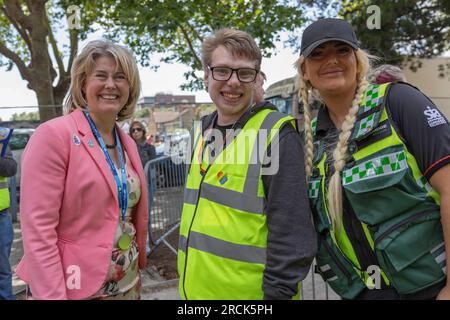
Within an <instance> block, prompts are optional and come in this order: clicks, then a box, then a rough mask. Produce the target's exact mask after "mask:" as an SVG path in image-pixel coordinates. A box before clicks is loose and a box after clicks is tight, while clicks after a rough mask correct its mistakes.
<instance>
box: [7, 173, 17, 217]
mask: <svg viewBox="0 0 450 320" xmlns="http://www.w3.org/2000/svg"><path fill="white" fill-rule="evenodd" d="M8 185H9V199H10V206H9V212H10V213H11V217H12V221H13V222H17V209H18V208H17V207H18V205H17V185H16V177H15V176H14V177H10V178H8Z"/></svg>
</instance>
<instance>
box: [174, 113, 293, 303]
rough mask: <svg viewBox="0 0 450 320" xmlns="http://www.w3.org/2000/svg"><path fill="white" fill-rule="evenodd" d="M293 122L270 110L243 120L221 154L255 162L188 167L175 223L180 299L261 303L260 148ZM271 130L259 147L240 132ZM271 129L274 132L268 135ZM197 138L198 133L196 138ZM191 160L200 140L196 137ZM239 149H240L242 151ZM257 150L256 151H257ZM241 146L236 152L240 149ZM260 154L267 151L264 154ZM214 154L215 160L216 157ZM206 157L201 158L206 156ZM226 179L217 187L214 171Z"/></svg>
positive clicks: (263, 229)
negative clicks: (179, 215)
mask: <svg viewBox="0 0 450 320" xmlns="http://www.w3.org/2000/svg"><path fill="white" fill-rule="evenodd" d="M292 120H293V118H292V117H290V116H286V115H284V114H281V113H279V112H274V111H273V110H267V109H266V110H261V111H259V112H258V113H256V114H255V115H254V116H253V117H252V118H250V119H249V120H248V122H247V123H246V125H245V126H244V128H243V129H242V132H241V133H239V134H238V135H236V136H235V138H234V140H233V141H232V142H230V143H229V144H228V146H227V147H226V148H224V150H222V153H223V152H225V151H228V152H229V151H230V150H232V152H231V153H230V154H227V155H229V156H231V157H233V156H234V157H236V156H237V154H238V153H239V154H241V155H242V154H244V155H245V157H246V158H245V159H247V160H248V159H253V160H255V159H257V160H258V161H255V162H252V163H249V161H246V162H245V163H244V164H241V163H240V164H227V163H223V164H220V163H216V162H215V161H213V163H211V164H210V166H209V167H208V166H204V167H205V168H206V167H207V168H208V169H207V171H206V173H205V174H204V176H202V175H201V174H200V170H199V166H198V164H197V165H196V164H194V163H192V164H191V167H190V170H189V175H188V178H187V182H186V188H185V193H184V205H183V213H182V219H181V225H180V243H179V251H178V271H179V274H180V295H181V297H182V298H185V299H187V298H189V299H262V298H263V295H264V294H263V291H262V281H263V272H264V269H265V262H266V246H267V232H268V231H267V222H266V215H265V213H264V204H265V198H264V190H263V187H262V179H261V170H262V165H261V161H262V159H261V157H258V156H260V154H258V153H259V152H260V151H261V150H260V149H261V147H264V148H265V149H266V148H267V146H268V145H269V143H271V142H272V141H275V140H273V139H274V138H275V137H276V136H277V129H279V128H280V127H281V126H282V125H283V124H284V123H286V122H288V121H292ZM260 129H265V130H269V131H270V136H269V137H268V138H267V141H264V143H263V144H262V143H258V137H257V136H250V138H249V139H251V140H250V141H248V142H249V143H248V144H244V143H243V142H242V141H243V139H245V137H246V136H245V130H256V131H257V132H259V130H260ZM272 129H273V130H276V131H272ZM198 130H199V129H198ZM199 134H200V132H199V131H197V134H196V136H198V135H199ZM196 140H197V144H196V146H194V154H193V158H194V159H193V161H194V160H196V159H195V158H196V157H197V154H198V152H199V150H200V149H199V148H200V144H201V141H202V138H201V136H200V137H199V138H197V139H196ZM243 146H244V147H243ZM258 146H259V147H260V148H258ZM239 148H240V149H239ZM263 151H264V154H265V152H266V150H263ZM222 153H219V154H218V155H217V157H216V159H220V157H221V155H222ZM205 158H206V157H205ZM219 172H223V173H224V174H226V175H228V180H227V181H226V182H225V183H223V184H222V183H219V180H218V179H217V178H216V175H217V173H219Z"/></svg>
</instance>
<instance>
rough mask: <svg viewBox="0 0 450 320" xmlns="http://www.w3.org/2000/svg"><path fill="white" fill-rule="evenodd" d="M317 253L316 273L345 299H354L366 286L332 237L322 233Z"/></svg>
mask: <svg viewBox="0 0 450 320" xmlns="http://www.w3.org/2000/svg"><path fill="white" fill-rule="evenodd" d="M318 241H319V245H318V250H317V255H316V261H317V266H316V268H315V271H316V273H319V274H320V275H321V276H322V278H323V280H324V281H326V282H327V283H328V284H329V285H330V287H331V288H332V289H333V290H334V291H335V292H336V293H337V294H339V295H340V296H341V297H342V298H344V299H354V298H355V297H356V296H357V295H358V294H359V293H360V292H361V291H362V290H363V289H364V288H365V287H366V286H365V285H364V283H363V282H362V280H361V278H360V277H359V275H358V274H357V273H356V271H355V270H354V269H353V265H352V264H351V263H350V262H349V261H348V260H347V259H346V258H344V257H343V256H342V254H341V253H340V251H339V249H338V248H337V247H336V245H335V244H334V243H333V240H331V237H330V236H329V233H328V235H325V234H321V235H320V237H319V240H318Z"/></svg>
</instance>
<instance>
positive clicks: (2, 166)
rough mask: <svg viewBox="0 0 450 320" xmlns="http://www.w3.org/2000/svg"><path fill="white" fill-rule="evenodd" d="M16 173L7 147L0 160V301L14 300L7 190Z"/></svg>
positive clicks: (15, 167)
mask: <svg viewBox="0 0 450 320" xmlns="http://www.w3.org/2000/svg"><path fill="white" fill-rule="evenodd" d="M16 173H17V163H16V161H15V160H14V158H13V154H12V152H11V150H10V148H9V147H7V150H6V154H5V156H4V157H1V158H0V300H15V296H14V294H13V289H12V271H11V265H10V263H9V255H10V254H11V246H12V243H13V240H14V229H13V225H12V222H11V216H10V214H9V210H8V208H9V206H10V203H11V201H16V199H10V197H9V189H8V177H14V176H15V175H16Z"/></svg>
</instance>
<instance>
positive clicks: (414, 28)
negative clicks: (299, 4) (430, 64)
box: [304, 0, 450, 76]
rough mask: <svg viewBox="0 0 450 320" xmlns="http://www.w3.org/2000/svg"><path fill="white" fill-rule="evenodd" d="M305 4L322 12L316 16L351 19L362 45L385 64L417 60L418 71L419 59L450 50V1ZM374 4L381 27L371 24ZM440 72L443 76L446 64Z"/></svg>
mask: <svg viewBox="0 0 450 320" xmlns="http://www.w3.org/2000/svg"><path fill="white" fill-rule="evenodd" d="M304 5H306V6H308V7H314V8H315V9H316V10H315V11H316V12H319V14H318V15H316V16H315V17H314V18H318V17H336V16H339V17H341V18H343V19H345V20H347V21H349V22H350V23H351V24H352V26H353V27H354V28H355V31H356V34H357V36H358V39H359V41H360V42H361V46H362V48H364V49H366V50H367V51H369V52H370V53H371V54H374V55H376V56H378V57H380V58H382V63H390V64H396V65H402V64H403V63H405V62H411V61H413V62H412V63H409V65H410V67H411V69H413V70H414V71H415V70H417V68H419V67H420V66H421V65H420V62H419V61H418V60H417V59H416V58H431V57H436V56H439V55H441V54H442V53H444V52H446V51H448V50H450V23H449V22H450V0H394V1H385V0H342V1H335V0H334V1H325V0H310V1H304ZM373 5H375V6H378V8H379V13H380V28H379V29H376V28H374V29H370V28H369V27H368V23H367V21H368V20H369V21H370V20H371V18H373V17H374V12H373V11H369V12H368V9H369V7H370V6H373ZM369 24H370V23H369ZM405 57H407V59H406V60H405ZM449 62H450V59H449ZM436 71H437V72H439V74H440V75H441V76H442V75H443V74H444V72H445V66H444V65H443V66H441V69H440V70H436Z"/></svg>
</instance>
